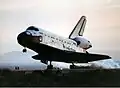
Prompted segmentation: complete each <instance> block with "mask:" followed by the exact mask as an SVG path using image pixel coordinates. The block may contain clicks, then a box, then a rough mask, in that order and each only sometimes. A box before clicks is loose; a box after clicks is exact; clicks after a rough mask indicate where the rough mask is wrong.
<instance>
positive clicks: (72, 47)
mask: <svg viewBox="0 0 120 88" xmlns="http://www.w3.org/2000/svg"><path fill="white" fill-rule="evenodd" d="M25 32H26V34H27V35H32V36H42V42H40V43H42V44H45V45H48V46H51V47H55V48H58V49H61V50H67V51H75V52H77V51H79V50H80V47H81V46H78V45H77V42H76V41H74V40H72V39H69V38H64V37H60V36H58V35H55V34H53V33H51V32H48V31H45V30H43V29H40V28H39V31H35V30H26V31H25ZM81 39H82V38H81ZM82 41H83V43H82V44H81V45H82V46H84V47H85V44H84V39H83V40H82ZM85 43H86V42H85ZM86 45H88V44H86ZM87 47H88V46H86V47H85V48H87Z"/></svg>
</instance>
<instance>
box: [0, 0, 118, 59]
mask: <svg viewBox="0 0 120 88" xmlns="http://www.w3.org/2000/svg"><path fill="white" fill-rule="evenodd" d="M82 15H85V16H86V17H87V24H86V28H85V32H84V36H85V37H86V38H87V39H89V40H90V41H91V42H92V45H93V47H92V48H91V49H90V50H89V51H90V52H97V53H106V54H109V55H110V56H113V57H115V56H117V57H120V55H119V53H120V0H0V31H1V32H0V33H1V34H0V54H4V53H6V52H10V51H16V50H21V49H22V47H21V46H20V45H19V44H18V43H17V40H16V38H17V35H18V34H19V33H20V32H22V31H24V30H26V28H27V27H28V26H30V25H35V26H37V27H39V28H43V29H45V30H48V31H50V32H53V33H56V34H58V35H60V36H64V37H68V36H69V34H70V32H71V31H72V29H73V28H74V26H75V25H76V23H77V21H78V20H79V18H80V17H81V16H82ZM111 52H112V53H111ZM113 52H114V54H113Z"/></svg>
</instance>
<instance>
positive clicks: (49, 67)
mask: <svg viewBox="0 0 120 88" xmlns="http://www.w3.org/2000/svg"><path fill="white" fill-rule="evenodd" d="M51 63H52V61H50V65H48V66H47V69H53V65H52V64H51Z"/></svg>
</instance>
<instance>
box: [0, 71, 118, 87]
mask: <svg viewBox="0 0 120 88" xmlns="http://www.w3.org/2000/svg"><path fill="white" fill-rule="evenodd" d="M0 86H1V87H6V86H10V87H13V86H16V87H18V86H21V87H27V86H28V87H35V86H36V87H39V86H41V87H43V86H44V87H45V86H50V87H52V86H57V87H66V86H68V87H71V86H72V87H77V86H80V87H83V86H89V87H99V86H100V87H101V86H107V87H110V86H120V70H119V69H109V70H105V69H76V70H67V69H66V70H65V69H64V70H62V71H60V70H59V71H58V70H45V71H33V72H32V71H29V72H26V71H8V70H1V71H0Z"/></svg>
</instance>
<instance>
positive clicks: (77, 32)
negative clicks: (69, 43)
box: [69, 16, 87, 38]
mask: <svg viewBox="0 0 120 88" xmlns="http://www.w3.org/2000/svg"><path fill="white" fill-rule="evenodd" d="M86 21H87V20H86V17H85V16H82V17H81V18H80V20H79V21H78V23H77V24H76V26H75V27H74V29H73V31H72V32H71V33H70V35H69V38H74V37H76V36H83V32H84V29H85V25H86Z"/></svg>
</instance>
